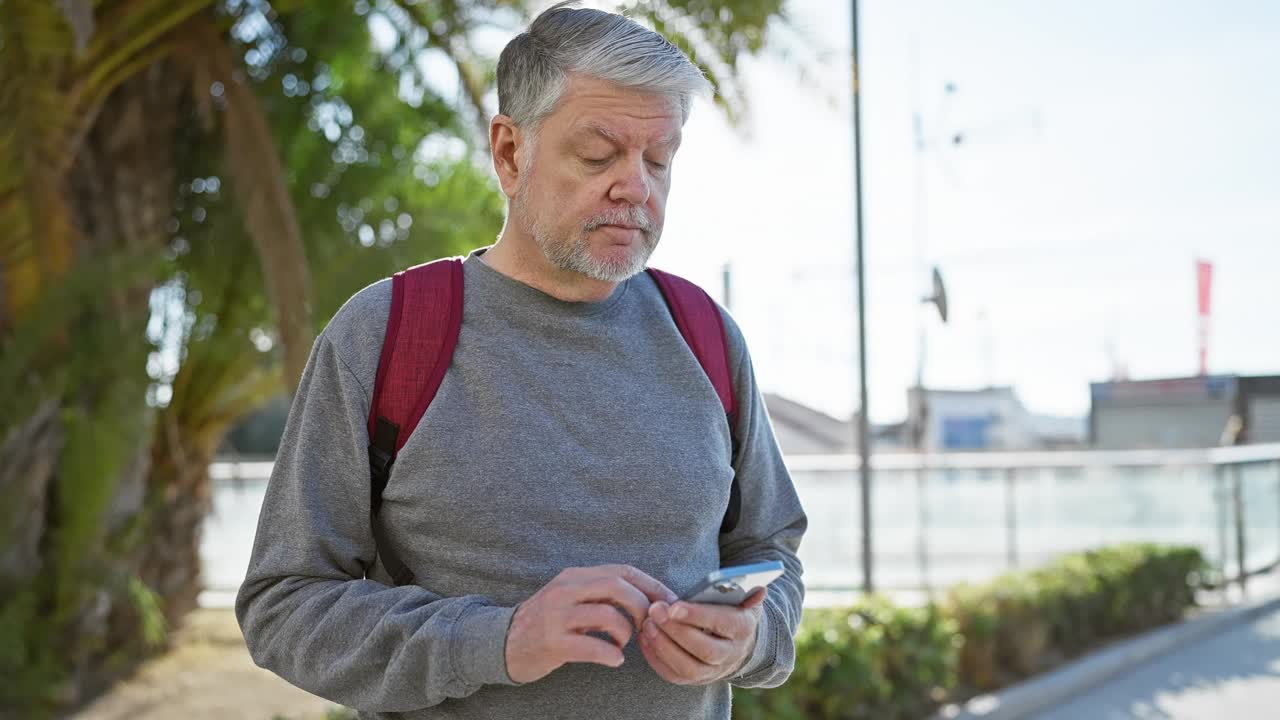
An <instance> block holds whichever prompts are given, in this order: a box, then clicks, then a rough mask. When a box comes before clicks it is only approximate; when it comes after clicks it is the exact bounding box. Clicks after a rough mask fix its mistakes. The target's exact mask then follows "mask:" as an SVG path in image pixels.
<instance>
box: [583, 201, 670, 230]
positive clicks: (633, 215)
mask: <svg viewBox="0 0 1280 720" xmlns="http://www.w3.org/2000/svg"><path fill="white" fill-rule="evenodd" d="M603 225H630V226H634V227H638V228H640V231H641V232H643V233H644V234H646V235H653V233H654V232H655V231H656V230H657V226H656V223H654V222H653V219H652V218H650V217H649V213H647V212H645V210H644V208H642V207H637V206H632V207H629V208H610V209H608V210H605V211H603V212H601V213H598V214H596V215H594V216H593V217H592V218H591V219H590V220H587V221H586V222H585V223H583V225H582V230H583V232H591V231H592V230H595V229H596V228H599V227H601V226H603Z"/></svg>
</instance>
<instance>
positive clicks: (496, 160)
mask: <svg viewBox="0 0 1280 720" xmlns="http://www.w3.org/2000/svg"><path fill="white" fill-rule="evenodd" d="M525 140H526V136H525V135H524V134H523V133H521V132H520V128H518V127H516V124H515V121H514V120H512V119H511V118H510V117H508V116H506V115H495V116H493V120H491V121H489V149H490V151H492V153H493V170H494V172H496V173H497V174H498V183H499V184H500V185H501V186H502V192H503V193H505V194H506V196H507V197H509V198H514V197H515V196H516V188H517V187H518V186H519V182H520V172H521V170H523V168H521V167H520V163H519V160H520V153H521V152H523V151H524V142H525Z"/></svg>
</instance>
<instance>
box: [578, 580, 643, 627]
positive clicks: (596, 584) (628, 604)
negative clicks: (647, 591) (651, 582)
mask: <svg viewBox="0 0 1280 720" xmlns="http://www.w3.org/2000/svg"><path fill="white" fill-rule="evenodd" d="M572 593H573V599H574V600H575V601H577V602H579V603H586V602H595V603H602V602H603V603H613V604H614V605H617V606H619V607H621V608H623V609H624V610H626V613H627V615H629V616H630V617H631V621H632V622H633V623H634V626H635V628H636V630H637V631H638V630H639V629H640V625H641V624H642V623H643V622H644V619H645V617H647V616H648V615H649V598H647V597H645V595H644V593H642V592H640V590H639V589H638V588H636V586H635V585H632V584H631V583H630V582H628V581H627V580H626V579H624V578H623V577H621V576H619V575H613V576H602V577H597V578H595V579H593V580H587V581H585V582H583V583H582V584H580V585H578V586H576V587H575V588H574V589H573V591H572Z"/></svg>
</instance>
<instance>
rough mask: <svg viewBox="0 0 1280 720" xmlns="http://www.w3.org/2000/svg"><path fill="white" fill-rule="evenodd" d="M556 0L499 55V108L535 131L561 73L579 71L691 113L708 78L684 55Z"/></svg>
mask: <svg viewBox="0 0 1280 720" xmlns="http://www.w3.org/2000/svg"><path fill="white" fill-rule="evenodd" d="M574 4H575V0H566V1H565V2H560V3H556V4H555V5H554V6H552V7H551V8H549V9H547V10H546V11H544V12H543V13H542V14H540V15H538V17H537V18H535V19H534V21H533V23H532V24H531V25H530V26H529V29H528V30H526V31H525V32H523V33H520V34H519V35H517V36H516V37H515V39H513V40H512V41H511V42H509V43H507V46H506V47H505V48H503V50H502V54H501V55H500V56H499V57H498V112H500V113H502V114H503V115H506V116H508V117H510V118H511V119H512V120H513V121H514V122H515V124H516V125H517V126H518V127H520V128H522V129H526V130H527V131H529V132H531V133H536V131H537V128H538V126H539V125H540V124H541V123H542V121H543V120H544V119H546V117H547V116H548V115H550V114H551V113H552V112H554V111H555V108H556V105H557V104H558V103H559V102H560V97H561V96H562V95H563V94H564V89H565V84H566V81H567V75H568V74H569V73H581V74H583V75H586V76H589V77H593V78H596V79H599V80H604V81H607V82H612V83H614V84H616V85H621V86H622V87H627V88H635V89H639V90H646V91H650V92H656V93H660V94H664V95H668V96H671V97H672V98H673V99H675V100H676V101H677V102H679V104H680V113H681V115H680V119H681V122H682V123H683V122H684V121H686V120H688V119H689V107H690V105H691V104H692V101H693V96H695V95H701V94H704V93H708V92H709V91H710V88H711V84H710V83H708V82H707V79H706V77H704V76H703V74H702V71H701V70H699V69H698V67H697V66H696V65H694V64H693V63H692V62H690V60H689V58H688V57H686V56H685V54H684V53H682V52H681V51H680V49H679V48H677V47H676V46H675V45H672V44H671V42H670V41H668V40H667V39H666V38H664V37H663V36H662V35H659V34H658V33H656V32H654V31H652V30H649V29H648V28H645V27H643V26H642V25H640V24H638V23H637V22H635V21H634V20H631V19H630V18H627V17H624V16H622V15H617V14H615V13H610V12H604V11H603V10H591V9H587V8H575V7H571V6H572V5H574Z"/></svg>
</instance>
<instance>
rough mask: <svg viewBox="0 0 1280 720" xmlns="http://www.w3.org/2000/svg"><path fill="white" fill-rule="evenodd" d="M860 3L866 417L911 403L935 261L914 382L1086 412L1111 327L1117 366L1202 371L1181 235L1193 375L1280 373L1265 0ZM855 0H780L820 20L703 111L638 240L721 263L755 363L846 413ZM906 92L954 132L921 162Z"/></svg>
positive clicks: (1271, 18) (665, 251)
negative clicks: (987, 388)
mask: <svg viewBox="0 0 1280 720" xmlns="http://www.w3.org/2000/svg"><path fill="white" fill-rule="evenodd" d="M862 6H863V10H862V43H863V87H864V94H863V113H864V114H863V147H864V153H865V158H864V183H865V189H864V192H865V196H864V197H865V203H866V205H865V207H866V223H867V225H866V241H867V247H868V257H867V271H868V282H867V290H868V293H869V298H868V312H869V343H870V348H871V349H870V364H869V366H868V370H869V375H870V382H871V411H872V412H871V414H872V417H873V419H875V420H877V421H889V420H894V419H898V418H900V417H901V416H902V415H903V414H904V413H905V389H906V387H907V386H908V385H910V384H911V383H912V382H913V380H914V377H915V373H916V357H917V323H918V322H919V310H918V308H919V303H918V302H917V300H918V298H919V297H920V295H921V294H922V290H923V289H924V287H923V273H922V272H921V268H925V267H927V266H929V265H933V264H937V265H939V266H940V267H941V269H942V272H943V274H944V276H945V277H946V281H947V285H948V290H949V293H950V296H951V300H952V321H951V323H950V324H948V325H946V326H942V325H941V324H940V323H939V322H938V321H937V318H936V317H932V316H931V317H929V318H928V320H927V322H926V326H927V328H928V337H929V341H928V362H927V371H926V374H925V378H926V384H928V385H933V386H941V387H976V386H982V385H985V384H987V383H988V382H992V383H995V384H1011V385H1014V386H1015V387H1016V388H1017V389H1018V392H1019V394H1020V395H1021V396H1022V398H1023V400H1024V402H1025V403H1026V404H1027V405H1029V406H1030V407H1031V408H1032V409H1033V410H1035V411H1038V412H1046V413H1057V414H1083V413H1084V412H1086V411H1087V408H1088V383H1089V382H1090V381H1091V380H1101V379H1106V378H1107V377H1108V376H1109V375H1110V373H1111V367H1112V363H1111V360H1110V359H1109V355H1108V350H1107V347H1108V345H1110V346H1111V347H1112V352H1113V353H1114V355H1115V356H1117V357H1118V358H1119V359H1121V361H1122V362H1123V363H1124V364H1125V365H1126V366H1127V367H1128V371H1129V374H1130V376H1131V377H1137V378H1141V377H1158V376H1166V375H1186V374H1194V373H1195V372H1196V369H1197V352H1196V315H1195V313H1196V307H1195V273H1194V262H1195V260H1196V258H1200V257H1203V258H1205V259H1208V260H1211V261H1213V262H1214V264H1215V277H1214V289H1213V305H1214V307H1213V311H1214V320H1213V327H1212V333H1211V346H1210V370H1211V371H1212V372H1240V373H1246V374H1250V373H1269V372H1280V332H1277V331H1276V330H1275V329H1274V328H1275V327H1276V326H1277V322H1276V321H1275V319H1274V316H1275V309H1274V308H1275V307H1276V306H1277V305H1280V287H1277V286H1278V285H1280V282H1278V280H1280V202H1277V199H1278V198H1280V138H1277V136H1276V133H1277V130H1278V129H1280V83H1277V81H1276V77H1275V76H1276V74H1277V72H1278V71H1280V4H1278V3H1268V2H1263V1H1262V0H1255V1H1254V2H1245V1H1243V0H1224V1H1223V2H1215V3H1203V2H1198V3H1197V2H1171V1H1165V2H1154V1H1139V0H1125V1H1124V2H1103V1H1102V0H1073V1H1067V0H1045V1H1039V2H1017V3H1015V2H1004V3H995V2H976V1H974V2H967V1H963V0H950V1H941V0H907V1H903V0H878V1H877V0H871V1H869V2H868V1H864V2H863V3H862ZM848 12H849V10H848V3H844V2H839V1H838V0H797V1H796V2H794V3H793V5H792V14H793V17H794V18H795V20H796V23H795V24H796V26H797V27H798V28H800V30H801V31H802V32H803V33H805V35H806V36H807V38H808V39H809V41H811V42H808V43H806V44H805V45H804V46H797V45H796V44H795V40H794V38H792V39H790V40H788V38H787V36H783V37H782V38H781V39H782V41H783V44H784V46H785V45H787V44H790V45H791V48H792V52H791V53H790V58H784V57H780V56H779V55H777V54H773V55H770V56H767V57H765V58H762V59H760V60H756V61H751V62H748V63H746V65H745V77H746V81H747V87H748V92H749V94H750V96H751V98H752V103H753V111H752V116H751V119H750V120H749V121H748V122H747V123H746V124H745V125H744V126H743V127H741V128H736V129H734V128H729V127H728V126H727V125H726V124H725V122H724V121H723V119H722V118H720V117H719V115H718V114H717V113H715V112H714V111H713V110H711V109H710V108H709V107H707V106H703V107H700V108H698V109H697V110H695V114H694V117H693V118H692V119H691V120H690V123H689V125H688V126H687V127H686V129H685V140H684V144H683V146H682V148H681V151H680V156H679V158H678V160H677V165H676V168H675V175H674V182H675V186H674V189H673V191H672V196H671V199H670V202H669V208H668V218H667V226H666V231H665V234H664V236H663V240H662V243H661V245H660V246H659V248H658V251H657V253H656V254H655V256H654V259H653V264H654V265H657V266H659V267H664V268H666V269H669V270H673V271H676V272H681V273H684V274H686V275H687V276H689V277H691V278H693V279H695V280H699V281H701V282H702V283H704V285H705V286H707V287H708V288H709V289H710V288H715V289H717V290H718V288H719V284H720V280H719V277H720V268H721V266H722V265H723V264H724V263H725V262H730V263H731V264H732V266H733V268H734V276H735V277H734V285H735V292H734V302H733V310H734V314H735V317H736V318H737V319H738V321H739V323H740V324H741V325H742V327H743V329H744V331H745V332H746V334H747V338H748V341H749V342H750V344H751V346H752V348H753V354H754V357H755V363H756V369H757V374H758V376H759V378H760V381H761V384H762V385H763V386H764V387H765V388H766V389H767V390H772V391H775V392H780V393H782V394H785V395H787V396H790V397H793V398H795V399H798V400H801V401H803V402H807V403H810V404H812V405H814V406H817V407H819V408H821V409H824V410H826V411H828V412H831V413H834V414H840V415H843V414H847V413H849V412H850V411H852V410H853V409H854V407H855V405H856V387H855V386H854V382H855V371H856V365H855V364H854V360H855V357H856V356H855V346H854V341H853V332H854V328H855V325H854V314H853V286H852V261H851V258H852V244H853V240H852V229H851V228H852V210H851V208H852V190H851V187H852V171H851V167H850V157H851V151H850V144H851V140H850V134H851V131H850V126H849V122H850V121H849V97H848V96H849V92H848V87H849V80H848V78H849V69H848V61H847V58H848V43H849V39H848V35H849V16H848ZM809 45H812V46H816V47H820V48H825V49H827V50H829V51H830V57H829V61H828V62H825V63H824V62H821V61H818V60H815V59H814V58H813V57H812V56H811V55H810V54H809V53H808V52H807V47H808V46H809ZM797 56H798V57H799V58H800V59H801V61H802V62H804V63H805V65H806V67H807V68H808V70H807V72H806V75H805V76H804V77H802V76H801V73H800V72H799V71H798V70H797V69H796V67H795V64H794V59H795V58H796V57H797ZM947 83H954V84H955V87H956V91H955V92H954V93H953V94H950V95H949V96H948V95H947V94H946V93H945V92H944V90H943V88H944V87H945V86H946V84H947ZM917 107H918V108H919V109H920V111H921V117H922V118H923V123H924V128H925V135H926V136H927V137H928V138H940V137H943V136H945V135H947V134H949V133H951V132H955V131H963V132H965V133H966V136H967V137H968V141H967V142H966V143H965V144H963V145H962V146H961V147H959V148H955V147H946V146H942V145H939V146H935V147H931V148H930V149H929V150H927V151H926V152H924V153H923V154H922V155H921V158H922V160H921V166H922V167H923V174H922V176H921V177H920V180H919V182H917V174H916V162H917V157H916V153H915V152H914V149H913V148H914V145H913V131H912V114H913V110H914V109H915V108H917ZM920 187H923V191H924V192H923V197H924V200H923V202H921V201H919V200H918V198H919V197H920V195H919V193H918V188H920ZM917 207H919V208H921V209H922V212H919V213H918V212H917ZM917 216H919V217H922V218H923V222H922V224H921V227H922V228H923V231H922V233H921V235H920V236H918V235H917V231H916V229H915V228H916V225H915V223H916V218H917ZM918 237H923V242H922V243H921V244H922V246H923V258H924V262H923V263H921V262H920V258H921V253H920V252H919V251H918V245H917V238H918Z"/></svg>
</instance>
